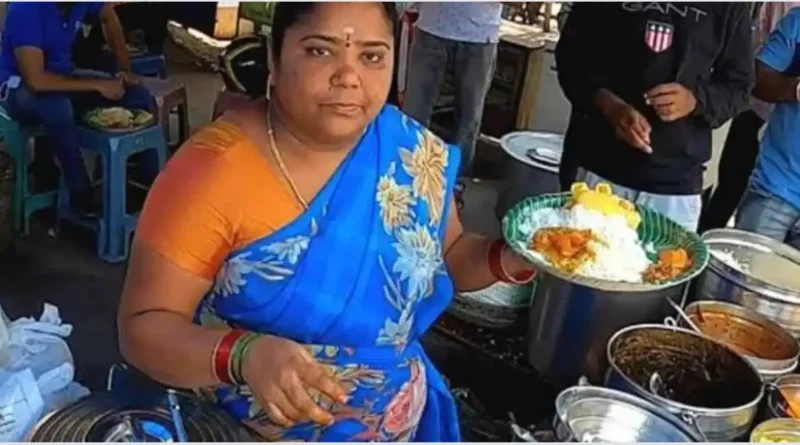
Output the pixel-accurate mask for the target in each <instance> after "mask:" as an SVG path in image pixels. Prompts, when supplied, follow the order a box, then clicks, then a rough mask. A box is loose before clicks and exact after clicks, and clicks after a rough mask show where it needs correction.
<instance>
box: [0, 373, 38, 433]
mask: <svg viewBox="0 0 800 445" xmlns="http://www.w3.org/2000/svg"><path fill="white" fill-rule="evenodd" d="M0 382H2V383H0V442H20V441H22V440H24V439H25V438H26V437H27V436H28V434H29V433H30V431H31V430H32V429H33V427H34V426H35V425H36V422H38V421H39V419H40V418H41V417H42V415H44V400H43V399H42V395H41V393H40V392H39V387H38V386H37V385H36V380H35V379H34V378H33V373H32V372H31V370H30V369H25V370H22V371H18V372H13V373H9V372H2V371H0Z"/></svg>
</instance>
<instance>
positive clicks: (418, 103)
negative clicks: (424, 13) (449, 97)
mask: <svg viewBox="0 0 800 445" xmlns="http://www.w3.org/2000/svg"><path fill="white" fill-rule="evenodd" d="M451 43H452V42H448V41H447V40H445V39H440V38H439V37H436V36H433V35H431V34H428V33H426V32H425V31H422V30H420V29H417V28H415V29H414V39H413V40H412V42H411V50H410V55H409V61H408V67H409V71H410V72H412V73H413V74H412V75H410V76H408V85H407V86H406V94H405V98H404V102H403V111H404V112H405V113H406V114H408V115H409V116H411V117H412V118H414V119H416V120H417V121H419V123H421V124H422V125H426V126H427V125H428V124H429V123H430V120H431V114H432V113H433V106H434V105H435V104H436V100H437V99H438V98H439V87H440V86H441V84H442V80H443V79H444V73H445V70H446V69H447V53H448V51H447V49H448V45H451Z"/></svg>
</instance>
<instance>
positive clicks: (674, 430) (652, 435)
mask: <svg viewBox="0 0 800 445" xmlns="http://www.w3.org/2000/svg"><path fill="white" fill-rule="evenodd" d="M556 422H557V423H556V425H555V428H554V429H555V431H556V435H557V439H558V440H559V441H561V442H569V441H578V442H598V441H599V442H615V443H635V442H703V441H704V440H703V439H704V438H703V436H702V435H701V434H700V432H699V431H697V430H696V429H694V428H693V427H691V426H689V425H687V424H686V423H685V422H683V421H681V419H679V418H678V417H676V416H674V415H672V414H670V413H669V412H668V411H666V410H664V409H662V408H659V407H658V406H656V405H655V404H653V403H651V402H648V401H647V400H644V399H642V398H639V397H635V396H632V395H630V394H626V393H624V392H621V391H615V390H613V389H608V388H600V387H596V386H573V387H571V388H568V389H566V390H564V391H562V392H561V393H560V394H559V395H558V397H557V398H556Z"/></svg>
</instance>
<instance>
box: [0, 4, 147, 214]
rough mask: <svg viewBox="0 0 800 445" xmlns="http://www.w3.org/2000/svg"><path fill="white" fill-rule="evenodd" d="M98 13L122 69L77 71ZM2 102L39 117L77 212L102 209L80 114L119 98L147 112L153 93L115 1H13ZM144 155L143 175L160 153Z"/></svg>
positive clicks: (0, 84)
mask: <svg viewBox="0 0 800 445" xmlns="http://www.w3.org/2000/svg"><path fill="white" fill-rule="evenodd" d="M90 14H97V15H98V16H99V18H100V21H101V23H102V24H103V27H104V28H105V30H106V35H107V36H108V41H109V46H110V47H111V49H112V51H113V52H114V55H115V56H116V59H117V63H118V66H119V67H120V69H121V71H120V72H119V73H118V74H117V75H116V76H114V75H111V74H109V73H103V72H94V71H78V70H74V69H73V65H72V52H71V47H72V43H73V41H74V40H75V37H76V35H77V33H79V32H82V23H83V22H84V20H85V19H86V17H87V16H88V15H90ZM0 45H2V46H0V104H1V105H2V106H3V107H4V108H5V109H6V111H7V112H8V113H10V114H11V116H12V117H13V118H14V119H16V120H18V121H20V122H23V123H41V124H43V125H44V127H45V129H46V130H47V137H48V148H49V149H51V150H53V151H54V152H55V155H56V157H57V159H58V161H59V163H60V164H61V171H62V173H63V175H64V179H65V181H66V183H67V187H68V189H69V194H70V204H71V205H72V207H73V209H75V211H76V212H78V214H80V215H82V216H92V215H96V214H97V213H98V212H99V210H100V209H99V208H98V207H99V202H98V201H99V200H97V199H96V198H95V195H94V193H93V191H92V188H91V181H90V179H89V175H88V173H87V171H86V166H85V165H84V163H83V157H82V156H81V152H80V149H79V145H78V133H77V124H76V122H77V121H76V117H77V116H81V115H82V114H83V113H84V112H85V111H87V110H88V109H90V108H93V107H98V106H111V105H113V104H116V103H120V102H121V105H122V106H124V107H127V108H137V109H146V110H149V109H151V108H152V102H153V101H152V98H151V97H150V94H149V93H148V92H147V90H146V89H145V88H143V87H141V86H137V85H135V83H136V82H135V79H134V76H132V74H131V73H130V67H131V60H130V56H129V54H128V50H127V48H126V45H125V38H124V35H123V32H122V27H121V26H120V23H119V20H118V18H117V15H116V13H115V12H114V7H113V4H112V3H95V2H78V3H67V2H48V3H34V2H30V3H29V2H9V3H8V6H7V7H6V20H5V29H4V30H3V38H2V43H1V44H0ZM146 153H147V154H146V155H144V156H143V158H142V161H143V166H144V167H146V168H147V169H148V172H146V174H147V175H148V176H150V177H152V178H154V177H155V174H157V171H158V169H157V166H158V163H157V160H156V156H155V152H153V151H148V152H146Z"/></svg>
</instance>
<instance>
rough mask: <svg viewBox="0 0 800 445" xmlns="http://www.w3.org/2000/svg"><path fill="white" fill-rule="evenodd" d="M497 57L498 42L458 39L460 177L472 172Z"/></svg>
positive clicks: (454, 57)
mask: <svg viewBox="0 0 800 445" xmlns="http://www.w3.org/2000/svg"><path fill="white" fill-rule="evenodd" d="M496 56H497V45H496V44H478V43H463V42H458V43H456V46H455V54H454V55H453V63H454V65H455V67H456V68H455V70H454V73H453V79H454V81H455V88H456V136H455V143H456V144H457V145H458V146H459V147H460V148H461V168H460V176H469V175H471V174H472V172H473V165H472V163H473V160H474V158H475V143H476V142H477V140H478V133H479V131H480V127H481V119H482V118H483V106H484V102H485V100H486V94H487V93H488V92H489V87H490V86H491V84H492V74H493V73H494V64H495V58H496Z"/></svg>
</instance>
